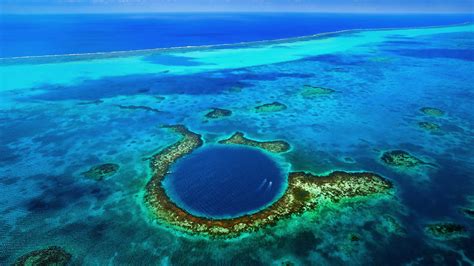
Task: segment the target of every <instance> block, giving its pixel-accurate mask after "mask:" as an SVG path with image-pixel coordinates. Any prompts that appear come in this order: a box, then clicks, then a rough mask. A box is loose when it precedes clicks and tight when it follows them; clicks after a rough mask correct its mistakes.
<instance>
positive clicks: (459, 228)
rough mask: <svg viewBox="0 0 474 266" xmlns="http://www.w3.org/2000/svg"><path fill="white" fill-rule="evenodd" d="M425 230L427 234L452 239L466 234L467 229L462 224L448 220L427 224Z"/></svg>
mask: <svg viewBox="0 0 474 266" xmlns="http://www.w3.org/2000/svg"><path fill="white" fill-rule="evenodd" d="M425 231H426V232H427V233H428V234H429V235H431V236H433V237H435V238H440V239H452V238H458V237H463V236H466V235H467V229H466V227H465V226H464V225H461V224H456V223H450V222H445V223H433V224H428V225H426V227H425Z"/></svg>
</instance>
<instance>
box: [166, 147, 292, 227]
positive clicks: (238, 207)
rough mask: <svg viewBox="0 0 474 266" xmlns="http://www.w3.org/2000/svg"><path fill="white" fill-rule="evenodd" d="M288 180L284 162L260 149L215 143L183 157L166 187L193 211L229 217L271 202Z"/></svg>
mask: <svg viewBox="0 0 474 266" xmlns="http://www.w3.org/2000/svg"><path fill="white" fill-rule="evenodd" d="M285 182H286V178H285V173H284V170H283V169H282V168H281V166H280V165H279V164H278V163H277V162H276V161H275V160H274V159H273V158H272V157H271V156H270V155H267V154H265V153H264V152H262V151H260V150H257V149H254V148H247V147H221V146H212V147H207V148H203V149H200V150H197V151H195V152H193V153H192V154H190V155H188V156H186V157H185V158H182V159H180V160H179V161H178V162H177V163H176V164H175V165H174V167H173V168H172V170H171V173H170V174H169V175H168V176H166V178H165V180H164V187H165V190H166V192H167V194H168V196H169V197H170V198H171V200H173V201H174V202H175V203H176V204H177V205H178V206H179V207H181V208H183V209H184V210H186V211H188V212H189V213H191V214H193V215H197V216H205V217H212V218H230V217H237V216H241V215H243V214H248V213H253V212H255V211H258V210H260V209H262V208H263V207H265V206H267V205H269V204H270V203H272V202H273V201H274V200H276V199H277V198H278V197H279V196H280V194H281V192H282V189H283V188H284V185H285Z"/></svg>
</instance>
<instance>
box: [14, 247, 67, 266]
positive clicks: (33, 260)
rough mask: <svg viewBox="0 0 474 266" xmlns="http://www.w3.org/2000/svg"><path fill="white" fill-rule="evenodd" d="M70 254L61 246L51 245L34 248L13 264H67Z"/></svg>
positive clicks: (59, 265)
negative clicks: (43, 247)
mask: <svg viewBox="0 0 474 266" xmlns="http://www.w3.org/2000/svg"><path fill="white" fill-rule="evenodd" d="M71 257H72V256H71V254H69V253H68V252H66V251H65V250H64V249H63V248H61V247H57V246H51V247H48V248H45V249H40V250H35V251H32V252H30V253H27V254H25V255H23V256H21V257H20V258H18V259H17V261H16V262H15V264H14V265H15V266H23V265H25V266H26V265H55V266H62V265H67V264H68V262H69V261H70V260H71Z"/></svg>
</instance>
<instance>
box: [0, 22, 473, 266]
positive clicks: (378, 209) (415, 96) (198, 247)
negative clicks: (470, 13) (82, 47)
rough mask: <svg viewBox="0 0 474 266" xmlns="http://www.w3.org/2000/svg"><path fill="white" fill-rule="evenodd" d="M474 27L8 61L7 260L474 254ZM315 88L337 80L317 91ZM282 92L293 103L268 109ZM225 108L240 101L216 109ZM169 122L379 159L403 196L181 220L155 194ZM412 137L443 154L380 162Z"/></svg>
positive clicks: (345, 163)
mask: <svg viewBox="0 0 474 266" xmlns="http://www.w3.org/2000/svg"><path fill="white" fill-rule="evenodd" d="M473 31H474V24H465V25H457V26H450V27H448V26H447V27H436V28H418V29H394V30H370V31H347V32H340V33H336V34H329V35H322V36H312V37H307V38H297V39H289V40H282V41H278V42H260V43H252V44H239V45H229V46H219V47H203V48H199V49H178V50H157V51H147V52H129V53H115V54H110V53H108V54H96V55H87V56H63V57H43V58H24V59H16V60H2V61H1V63H0V77H1V84H0V124H1V131H0V143H1V145H0V176H1V178H0V182H1V188H2V189H1V192H2V193H0V212H1V214H2V215H1V216H0V232H1V235H2V237H1V238H0V246H1V248H0V262H2V264H3V263H6V264H9V263H11V262H13V261H14V260H15V259H16V258H17V257H19V256H21V255H22V254H25V253H27V252H29V251H31V250H34V249H38V248H42V247H45V246H51V245H57V246H62V247H64V248H65V249H67V250H68V251H69V252H70V253H71V254H72V255H73V262H74V263H76V264H132V263H133V264H164V265H166V264H175V265H181V264H192V263H201V264H238V265H258V264H264V265H267V264H275V265H280V264H281V263H282V262H287V261H290V262H292V263H294V264H296V265H307V264H337V265H338V264H339V265H340V264H353V265H367V264H375V265H387V264H388V265H390V264H392V265H399V264H406V263H410V262H419V263H420V264H426V265H432V264H436V263H437V264H443V263H445V264H455V263H456V262H463V263H465V264H467V263H469V262H471V263H472V261H473V260H474V249H473V248H472V247H473V246H474V240H473V237H472V234H473V233H472V230H473V229H474V225H473V219H472V218H469V217H467V216H465V215H463V213H462V212H461V211H460V208H461V207H463V208H464V207H470V208H472V207H474V183H473V179H472V175H473V173H474V161H473V158H474V152H473V149H472V147H473V146H474V145H473V144H474V143H473V139H474V114H473V112H472V106H473V99H474V94H473V91H474V87H473V85H472V84H474V76H473V75H472V70H473V68H474V63H473V61H474V41H473V40H474V33H473ZM305 85H311V86H320V87H325V88H330V89H333V90H334V91H335V92H334V93H332V94H329V95H320V96H314V97H305V96H304V94H302V92H303V91H304V89H305V88H307V87H305ZM275 101H278V102H281V103H283V104H285V105H286V106H287V108H286V109H285V110H283V111H278V112H268V113H261V112H259V113H257V112H255V107H256V106H258V105H262V104H265V103H272V102H275ZM216 107H217V108H224V109H228V110H232V115H231V116H228V117H223V118H220V119H213V120H210V119H207V118H206V117H205V114H206V113H207V112H208V111H209V110H210V109H211V108H216ZM422 107H435V108H439V109H441V110H443V111H444V112H445V114H444V115H443V116H438V117H435V116H429V115H426V114H424V113H422V112H421V111H420V108H422ZM419 122H432V123H436V124H438V125H439V129H438V130H434V131H427V130H425V129H423V128H421V127H420V126H419V125H418V123H419ZM163 124H184V125H186V126H187V127H188V128H189V129H190V130H192V131H194V132H197V133H199V134H202V136H203V139H204V142H205V144H204V145H205V146H206V145H210V144H214V143H216V142H217V141H218V140H221V139H223V138H226V137H228V136H230V135H231V134H233V133H234V132H236V131H242V132H244V133H245V134H246V136H248V137H249V138H252V139H257V140H274V139H283V140H286V141H287V142H289V143H290V145H291V147H292V149H291V150H290V151H289V152H287V153H284V154H281V155H279V156H281V160H282V161H285V162H287V163H288V164H289V171H290V170H291V171H299V170H306V171H311V172H313V173H314V174H324V173H327V172H330V171H333V170H346V171H361V170H363V171H371V172H375V173H378V174H380V175H382V176H384V177H386V178H388V179H390V180H392V181H393V182H394V186H395V192H394V194H395V195H394V196H393V197H387V198H369V199H366V200H363V201H355V202H348V203H344V204H340V205H335V206H332V207H328V208H324V209H322V210H317V211H313V212H308V213H305V214H304V215H302V216H297V217H292V218H290V219H286V220H282V221H280V222H279V223H278V224H277V225H276V226H274V227H269V228H265V229H262V230H259V231H258V232H255V233H251V234H246V235H243V236H242V237H240V238H238V239H231V240H222V239H213V240H211V239H206V238H203V237H199V236H191V235H187V234H183V233H178V232H176V230H173V229H170V228H166V227H164V226H162V225H160V224H159V223H157V222H156V221H155V220H154V219H153V217H152V216H151V214H150V212H149V210H148V209H147V207H146V206H145V204H144V200H143V196H144V187H145V185H146V184H147V182H148V180H149V177H150V172H149V161H148V160H147V159H148V158H149V157H150V156H151V155H152V154H154V153H156V152H157V151H159V150H161V149H163V148H164V147H167V146H168V145H170V144H172V143H174V142H175V141H176V140H177V139H178V137H177V136H176V135H175V134H173V133H172V132H171V131H169V130H166V129H164V128H162V127H161V125H163ZM398 149H401V150H405V151H408V152H410V153H411V154H413V155H415V156H417V157H418V158H420V159H422V160H423V161H425V162H429V163H431V164H432V165H421V166H418V167H415V168H412V169H400V168H395V167H391V166H388V165H386V164H384V163H383V162H382V161H381V160H380V156H381V155H382V153H383V152H384V151H385V150H398ZM100 163H116V164H119V165H120V168H119V171H118V172H117V173H116V174H115V175H113V176H110V177H107V178H106V179H104V180H103V181H95V180H90V179H87V178H85V177H84V176H83V175H81V173H82V172H84V171H87V170H88V169H89V168H90V167H91V166H93V165H96V164H100ZM433 165H434V166H433ZM394 220H395V221H397V223H398V224H399V225H400V226H401V228H402V229H401V230H395V229H394V227H396V226H394V223H393V221H394ZM437 221H451V222H456V223H460V224H462V225H464V226H465V227H466V228H467V229H468V235H467V236H466V237H463V238H459V239H454V240H442V239H436V238H433V237H430V236H429V235H427V234H426V233H425V232H424V225H425V224H427V223H430V222H437ZM354 233H355V234H357V235H358V236H359V238H360V240H359V241H355V242H354V241H351V237H350V235H351V234H354Z"/></svg>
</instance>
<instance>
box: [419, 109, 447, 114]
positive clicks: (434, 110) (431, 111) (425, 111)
mask: <svg viewBox="0 0 474 266" xmlns="http://www.w3.org/2000/svg"><path fill="white" fill-rule="evenodd" d="M420 111H421V112H422V113H424V114H425V115H429V116H443V115H444V111H443V110H441V109H438V108H434V107H423V108H421V109H420Z"/></svg>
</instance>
